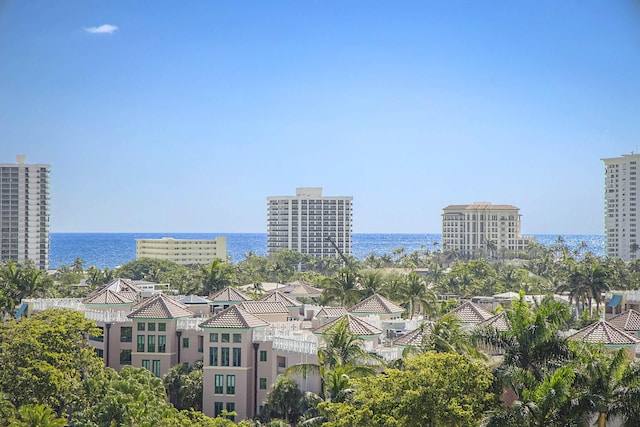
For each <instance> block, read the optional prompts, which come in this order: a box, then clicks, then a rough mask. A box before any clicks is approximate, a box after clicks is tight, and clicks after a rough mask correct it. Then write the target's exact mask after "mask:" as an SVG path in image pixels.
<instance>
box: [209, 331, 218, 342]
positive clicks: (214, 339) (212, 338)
mask: <svg viewBox="0 0 640 427" xmlns="http://www.w3.org/2000/svg"><path fill="white" fill-rule="evenodd" d="M209 342H218V333H217V332H211V333H210V334H209Z"/></svg>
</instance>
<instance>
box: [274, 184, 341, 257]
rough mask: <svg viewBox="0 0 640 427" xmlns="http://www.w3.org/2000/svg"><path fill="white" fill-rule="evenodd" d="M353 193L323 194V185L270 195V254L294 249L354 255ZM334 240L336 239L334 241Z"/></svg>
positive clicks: (316, 254) (322, 254) (307, 252)
mask: <svg viewBox="0 0 640 427" xmlns="http://www.w3.org/2000/svg"><path fill="white" fill-rule="evenodd" d="M352 204H353V197H334V196H323V195H322V188H321V187H312V188H297V189H296V195H295V196H280V197H267V255H270V254H272V253H275V252H277V251H279V250H281V249H293V250H295V251H298V252H300V253H302V254H308V255H311V256H314V257H317V258H328V257H333V258H337V257H339V256H340V255H339V254H338V252H337V251H336V249H335V248H334V246H333V244H335V245H336V246H337V247H338V248H339V249H340V251H341V252H342V253H343V254H344V255H351V246H352V241H351V233H352V216H353V210H352ZM332 242H333V243H332Z"/></svg>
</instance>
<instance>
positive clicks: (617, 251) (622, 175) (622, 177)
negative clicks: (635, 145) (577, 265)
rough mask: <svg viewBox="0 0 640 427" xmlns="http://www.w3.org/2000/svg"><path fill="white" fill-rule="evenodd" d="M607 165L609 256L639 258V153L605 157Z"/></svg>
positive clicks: (606, 204)
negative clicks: (637, 199) (637, 200)
mask: <svg viewBox="0 0 640 427" xmlns="http://www.w3.org/2000/svg"><path fill="white" fill-rule="evenodd" d="M602 161H604V164H605V171H604V186H605V190H604V191H605V195H604V197H605V200H604V206H605V208H604V209H605V212H604V224H605V227H604V234H605V237H606V252H605V253H606V255H607V256H610V257H614V258H622V259H623V260H625V261H630V260H632V259H636V258H638V244H640V241H639V240H638V239H637V231H636V230H637V229H636V227H637V219H638V211H637V206H638V205H637V202H636V198H637V195H636V194H637V184H638V178H637V176H638V175H637V172H638V169H637V167H638V163H640V154H634V153H631V154H623V155H622V157H614V158H609V159H602Z"/></svg>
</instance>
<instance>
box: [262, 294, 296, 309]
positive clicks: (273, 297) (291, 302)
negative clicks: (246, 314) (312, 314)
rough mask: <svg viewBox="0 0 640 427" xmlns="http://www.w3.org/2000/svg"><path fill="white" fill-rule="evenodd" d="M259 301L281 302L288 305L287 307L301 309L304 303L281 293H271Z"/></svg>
mask: <svg viewBox="0 0 640 427" xmlns="http://www.w3.org/2000/svg"><path fill="white" fill-rule="evenodd" d="M258 301H265V302H281V303H283V304H284V305H286V306H287V307H301V306H302V303H301V302H300V301H298V300H297V299H295V298H291V297H290V296H287V295H285V294H283V293H282V292H280V291H274V292H271V293H270V294H269V295H266V296H264V297H262V298H260V299H259V300H258Z"/></svg>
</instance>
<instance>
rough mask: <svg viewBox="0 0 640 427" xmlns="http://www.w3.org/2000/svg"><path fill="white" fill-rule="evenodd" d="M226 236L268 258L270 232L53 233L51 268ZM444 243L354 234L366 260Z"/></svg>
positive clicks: (589, 239) (545, 237) (569, 240)
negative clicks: (150, 242) (144, 244)
mask: <svg viewBox="0 0 640 427" xmlns="http://www.w3.org/2000/svg"><path fill="white" fill-rule="evenodd" d="M217 236H226V238H227V253H228V254H229V255H230V256H231V260H232V261H233V262H238V261H241V260H242V259H243V258H244V254H246V253H248V252H249V251H253V252H254V253H255V254H256V255H259V256H264V255H266V252H267V235H266V233H51V234H50V246H49V268H57V267H58V266H60V265H62V264H65V265H71V264H72V263H73V261H74V260H75V259H76V258H77V257H80V258H82V259H83V260H84V262H85V264H86V266H87V267H88V266H90V265H95V266H96V267H98V268H105V267H109V268H115V267H117V266H119V265H122V264H124V263H127V262H129V261H132V260H134V259H135V257H136V239H159V238H162V237H173V238H175V239H213V238H215V237H217ZM535 237H536V241H537V242H538V243H540V244H542V245H545V246H551V245H554V244H555V243H556V241H557V238H558V235H557V234H538V235H535ZM562 237H563V238H564V240H565V244H566V245H567V246H568V247H569V248H571V249H577V248H578V247H579V246H580V244H581V243H582V242H585V243H586V244H587V250H588V251H591V252H593V253H594V254H596V255H598V256H604V235H594V234H574V235H562ZM441 241H442V235H441V234H354V235H353V256H355V257H356V258H358V259H363V258H364V257H366V256H367V255H369V254H371V253H373V254H376V255H384V254H387V253H388V254H390V253H391V252H392V251H393V250H394V249H397V248H404V249H405V251H406V252H408V253H410V252H413V251H416V250H421V249H429V250H432V249H433V247H434V246H433V243H434V242H437V243H438V244H439V243H440V242H441Z"/></svg>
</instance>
